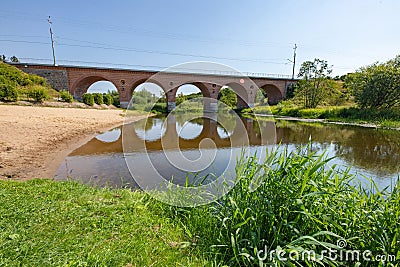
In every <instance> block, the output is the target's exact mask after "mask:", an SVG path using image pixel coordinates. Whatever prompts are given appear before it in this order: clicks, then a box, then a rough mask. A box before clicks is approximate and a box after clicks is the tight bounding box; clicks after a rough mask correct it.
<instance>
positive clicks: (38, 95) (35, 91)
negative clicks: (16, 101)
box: [28, 86, 49, 102]
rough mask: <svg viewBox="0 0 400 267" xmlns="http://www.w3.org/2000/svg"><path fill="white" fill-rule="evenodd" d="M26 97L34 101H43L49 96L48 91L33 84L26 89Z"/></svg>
mask: <svg viewBox="0 0 400 267" xmlns="http://www.w3.org/2000/svg"><path fill="white" fill-rule="evenodd" d="M28 98H32V99H33V100H34V101H35V102H43V101H44V100H46V99H48V98H49V93H48V92H47V90H46V89H44V88H43V87H41V86H34V87H33V88H32V89H31V90H29V91H28Z"/></svg>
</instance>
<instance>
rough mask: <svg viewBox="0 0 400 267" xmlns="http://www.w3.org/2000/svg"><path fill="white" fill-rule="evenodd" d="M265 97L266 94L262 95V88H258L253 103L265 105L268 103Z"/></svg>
mask: <svg viewBox="0 0 400 267" xmlns="http://www.w3.org/2000/svg"><path fill="white" fill-rule="evenodd" d="M267 100H268V99H267V96H266V94H264V90H263V89H262V88H260V89H259V90H257V92H256V96H255V98H254V103H257V104H259V105H260V106H262V105H264V104H265V103H268V101H267Z"/></svg>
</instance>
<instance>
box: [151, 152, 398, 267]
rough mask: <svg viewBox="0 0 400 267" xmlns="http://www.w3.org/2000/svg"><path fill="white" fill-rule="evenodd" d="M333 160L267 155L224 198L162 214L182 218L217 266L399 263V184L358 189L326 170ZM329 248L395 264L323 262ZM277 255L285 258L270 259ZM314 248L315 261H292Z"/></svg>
mask: <svg viewBox="0 0 400 267" xmlns="http://www.w3.org/2000/svg"><path fill="white" fill-rule="evenodd" d="M329 160H330V159H328V158H326V157H325V156H324V155H319V156H318V155H316V154H314V153H311V152H309V149H302V150H300V149H299V150H297V151H293V152H288V150H286V149H284V150H283V152H279V153H278V152H277V151H275V152H270V153H269V155H268V157H267V159H266V161H265V162H264V163H263V164H258V163H257V161H256V158H255V157H252V158H249V159H247V160H243V161H241V162H240V163H239V164H238V168H237V176H238V177H237V179H238V180H237V184H236V186H235V187H234V188H233V189H232V190H231V191H230V192H229V193H228V194H227V195H225V196H224V197H223V198H221V199H220V200H218V201H215V202H214V203H212V204H210V205H207V206H202V207H196V208H174V207H169V206H167V205H163V204H158V205H160V206H157V209H159V208H160V207H161V209H163V210H164V211H165V212H166V213H167V214H168V215H169V216H171V217H172V218H174V219H175V220H176V221H178V222H179V224H180V225H182V226H183V227H184V228H185V230H186V233H187V235H188V238H189V239H190V240H192V245H195V246H198V247H200V248H201V249H202V250H203V251H204V253H205V255H207V256H208V257H209V259H210V261H211V262H214V263H215V265H229V266H350V265H351V266H354V265H356V266H397V265H395V264H398V263H399V261H400V193H399V186H396V187H395V188H394V190H393V191H392V192H391V193H388V192H386V191H379V190H378V189H377V188H376V186H375V185H374V184H373V182H371V187H370V188H365V187H361V186H355V185H354V184H355V181H354V180H353V177H352V176H351V175H349V174H348V171H339V170H338V169H337V168H336V167H335V166H334V167H329V168H328V167H327V166H328V165H327V163H328V161H329ZM372 192H373V193H372ZM338 242H342V243H339V244H340V245H342V244H343V242H345V244H346V245H345V246H344V247H343V245H342V247H341V246H339V245H338ZM329 249H330V250H336V251H337V252H336V253H337V254H335V255H338V254H339V253H340V251H342V253H346V252H348V251H352V250H359V251H360V252H361V253H362V252H363V251H366V250H369V251H371V255H372V256H371V259H376V258H373V257H375V256H377V255H386V256H389V257H393V256H394V257H396V259H397V262H393V261H392V262H386V263H383V262H375V261H365V260H364V259H363V258H362V256H361V255H362V254H360V256H359V258H358V259H357V258H351V257H350V258H348V259H349V260H352V261H351V262H348V261H345V259H346V258H341V259H342V260H340V258H336V259H332V258H328V257H324V258H323V259H320V256H321V254H322V253H324V252H323V251H324V250H329ZM272 250H278V251H281V254H279V255H278V253H272V254H269V253H270V252H271V251H272ZM310 250H312V251H315V253H316V257H317V259H318V260H315V259H313V258H307V257H304V259H303V258H301V257H300V258H295V259H290V258H288V255H289V253H294V252H297V253H300V254H301V253H302V252H307V251H310ZM266 253H267V254H266ZM260 255H264V256H265V255H266V257H265V258H264V257H260ZM270 255H272V256H270ZM282 255H283V256H284V257H281V256H282ZM344 255H345V254H344ZM285 257H286V259H285ZM392 260H393V259H392ZM357 264H358V265H357ZM360 264H362V265H360Z"/></svg>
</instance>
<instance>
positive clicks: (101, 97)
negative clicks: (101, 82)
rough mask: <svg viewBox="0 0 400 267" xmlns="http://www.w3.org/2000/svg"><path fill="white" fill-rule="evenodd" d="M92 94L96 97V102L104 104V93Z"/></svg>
mask: <svg viewBox="0 0 400 267" xmlns="http://www.w3.org/2000/svg"><path fill="white" fill-rule="evenodd" d="M92 95H93V98H94V102H95V103H96V104H97V105H101V104H104V101H103V95H102V94H100V93H94V94H92Z"/></svg>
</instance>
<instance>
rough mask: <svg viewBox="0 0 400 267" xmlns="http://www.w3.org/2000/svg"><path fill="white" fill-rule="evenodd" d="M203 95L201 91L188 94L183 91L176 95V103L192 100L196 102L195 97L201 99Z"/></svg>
mask: <svg viewBox="0 0 400 267" xmlns="http://www.w3.org/2000/svg"><path fill="white" fill-rule="evenodd" d="M202 97H203V94H202V93H201V92H199V93H192V94H188V95H184V94H183V93H180V94H179V95H177V96H176V105H177V106H179V105H180V104H182V103H183V102H185V101H191V102H196V101H195V99H196V98H198V99H200V100H201V98H202Z"/></svg>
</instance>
